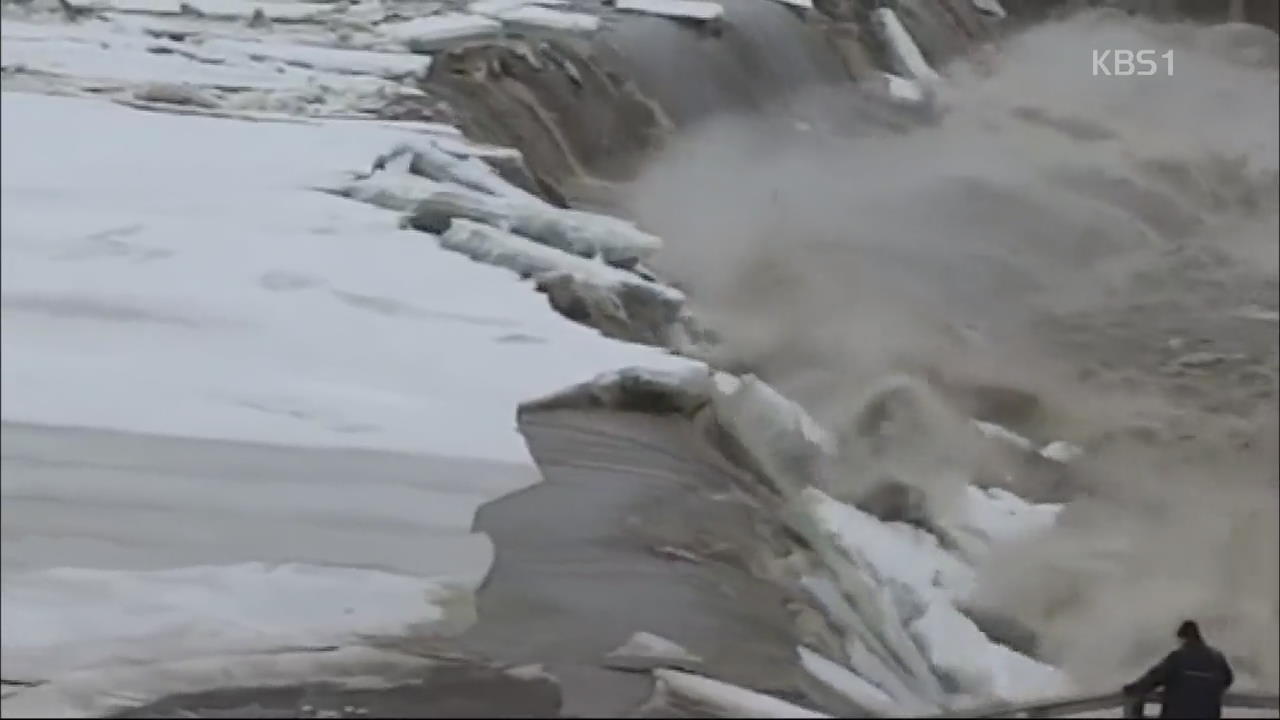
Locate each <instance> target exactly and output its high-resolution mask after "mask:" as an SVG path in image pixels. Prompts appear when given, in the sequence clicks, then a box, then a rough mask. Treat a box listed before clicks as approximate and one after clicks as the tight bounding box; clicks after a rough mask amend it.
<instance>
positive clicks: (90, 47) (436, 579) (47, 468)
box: [0, 5, 688, 713]
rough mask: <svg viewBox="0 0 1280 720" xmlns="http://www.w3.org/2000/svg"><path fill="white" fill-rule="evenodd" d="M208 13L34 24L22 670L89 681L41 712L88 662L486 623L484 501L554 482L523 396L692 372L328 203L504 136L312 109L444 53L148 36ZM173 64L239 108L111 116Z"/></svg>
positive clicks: (13, 522)
mask: <svg viewBox="0 0 1280 720" xmlns="http://www.w3.org/2000/svg"><path fill="white" fill-rule="evenodd" d="M272 7H275V5H272ZM130 9H134V8H132V7H131V8H130ZM233 9H234V8H233ZM241 10H243V8H241ZM236 12H239V10H236ZM183 22H186V23H188V24H190V23H194V22H196V21H195V20H193V19H191V18H179V17H176V16H175V17H167V16H164V17H162V16H159V15H154V14H152V15H129V14H115V15H109V16H107V17H106V18H104V19H95V20H89V21H86V22H82V23H80V24H75V25H68V24H62V23H55V22H47V21H39V22H37V21H26V20H12V21H11V20H10V19H9V18H6V21H5V24H4V42H3V46H2V47H3V54H4V65H5V67H6V69H7V70H18V72H17V73H16V74H15V75H13V76H11V77H7V78H6V92H4V93H3V96H2V99H0V111H2V117H0V126H2V127H3V152H2V153H0V155H2V156H3V161H2V162H3V165H2V167H0V174H2V176H3V186H2V188H0V200H2V202H3V205H4V208H5V212H4V213H3V220H2V221H0V222H2V232H0V235H2V237H3V245H2V267H3V299H2V304H3V322H4V333H3V362H2V363H0V368H2V370H0V396H2V397H3V401H2V403H3V404H2V406H0V407H2V414H3V419H4V421H5V423H6V425H5V450H4V452H5V466H4V475H5V482H4V484H3V499H4V505H3V507H4V524H3V527H4V571H3V605H4V608H5V612H4V614H3V622H4V627H3V633H2V635H3V647H2V650H3V663H2V664H3V667H4V677H5V679H8V680H22V681H27V682H40V681H48V680H50V679H54V678H61V679H62V680H60V681H58V682H54V683H51V684H50V685H46V686H45V689H44V690H42V693H41V695H40V697H41V698H44V699H43V700H41V701H40V702H41V703H44V704H41V705H37V706H31V705H29V704H28V705H23V706H22V707H23V708H26V709H27V710H30V709H31V708H32V707H37V709H39V708H43V710H42V711H48V712H55V711H57V712H61V711H62V710H66V708H68V707H70V706H69V705H67V702H69V701H68V700H67V698H69V697H70V696H71V694H74V693H73V692H72V689H73V688H85V687H94V686H95V683H96V682H98V681H97V680H94V679H93V677H95V676H91V675H85V673H84V671H85V670H103V669H106V668H109V667H113V666H116V665H118V664H119V663H120V662H122V661H126V660H127V661H128V662H133V663H150V662H160V661H165V662H171V661H177V660H182V659H184V658H185V659H190V658H199V657H217V656H224V655H227V654H233V655H240V654H243V653H257V652H262V651H267V650H279V649H282V648H299V647H316V646H328V645H342V644H346V643H351V642H358V641H359V638H360V637H361V636H363V635H366V634H392V635H394V634H405V633H409V632H435V631H438V630H439V629H440V628H441V623H445V624H446V625H449V624H451V623H454V624H456V623H457V622H465V621H466V619H467V617H468V613H470V612H471V611H470V601H469V599H468V596H469V594H470V592H471V590H473V589H474V588H475V587H476V586H477V585H478V583H479V582H480V581H481V580H482V578H483V576H484V574H485V572H486V570H487V568H488V565H489V563H490V562H491V559H492V548H491V547H490V545H489V543H488V541H487V539H486V538H484V537H482V536H478V535H474V534H472V533H471V532H470V526H471V520H472V516H473V514H474V512H475V510H476V508H478V507H479V506H480V505H481V504H483V503H484V502H486V501H487V500H490V499H493V498H495V497H498V496H500V495H502V494H505V493H508V492H512V491H514V490H516V489H519V488H520V487H522V486H524V485H526V484H528V483H529V482H533V481H535V480H536V473H535V472H534V471H533V468H532V461H531V460H530V458H529V457H528V453H527V450H526V448H525V446H524V443H523V441H522V439H521V438H520V436H519V435H518V434H517V432H516V429H515V408H516V405H517V404H518V403H519V402H521V401H523V400H526V399H528V398H530V397H535V396H538V395H542V394H546V393H548V392H550V391H553V390H556V389H559V388H561V387H563V386H566V385H569V384H573V383H576V382H580V381H583V380H586V379H588V378H590V377H592V376H594V375H596V374H598V373H600V372H604V371H608V370H613V369H615V368H617V367H620V366H628V365H635V364H641V365H649V366H653V367H678V366H686V365H688V363H687V362H686V361H683V360H677V359H674V358H671V357H669V356H666V355H664V354H663V353H661V352H659V351H657V350H655V349H651V348H643V347H639V346H631V345H626V344H622V343H618V342H615V341H611V340H607V339H605V338H603V337H602V336H600V335H599V334H598V333H596V332H594V331H592V330H590V329H588V328H585V327H583V326H580V325H576V324H574V323H570V322H567V321H565V320H564V319H563V318H562V317H560V316H559V315H558V314H556V313H555V312H554V311H553V310H552V309H551V308H550V307H549V306H548V305H547V303H546V300H545V298H543V297H542V296H540V295H538V294H537V293H535V292H534V291H533V289H532V284H531V283H530V282H527V281H522V280H521V279H520V278H519V277H518V276H516V275H514V274H512V273H510V272H509V271H506V270H503V269H500V268H496V267H491V266H487V265H481V264H478V263H475V262H472V261H470V260H469V259H467V258H466V257H464V256H462V255H459V254H455V253H453V252H449V251H448V250H446V249H443V248H441V247H440V246H439V244H438V243H437V241H436V240H435V239H433V238H432V237H430V236H429V235H425V234H423V233H420V232H416V231H412V230H406V229H402V228H401V227H400V224H399V217H398V215H397V214H396V213H393V212H388V211H386V210H382V209H379V208H377V207H374V206H372V205H367V204H364V203H360V202H356V201H353V200H349V199H345V198H341V197H337V196H335V195H333V194H329V193H324V192H319V191H317V190H316V189H315V188H317V187H321V186H324V185H326V184H328V183H331V182H332V181H333V179H334V178H337V177H341V176H344V175H345V174H348V173H351V172H353V171H366V170H367V169H368V167H369V165H370V163H371V162H372V160H373V159H374V158H375V157H377V156H378V155H380V154H382V153H385V152H386V151H388V150H390V149H391V148H392V147H394V146H396V145H398V144H402V143H415V142H416V143H421V142H423V141H424V140H426V141H429V142H431V143H433V146H434V147H437V148H440V149H442V150H444V151H446V152H451V153H455V154H457V155H456V156H463V157H465V155H466V154H467V153H469V152H475V153H476V154H478V155H485V154H486V153H490V154H491V153H492V152H493V151H492V150H491V149H486V148H480V147H475V146H473V145H472V144H470V143H468V142H467V141H465V140H464V139H463V138H461V137H460V136H459V135H458V134H457V133H456V131H452V130H451V129H449V128H446V127H442V126H434V125H430V124H426V125H423V126H419V127H415V128H414V129H413V130H410V129H408V128H406V127H404V126H402V125H398V124H395V123H383V122H378V121H370V120H362V121H344V120H340V119H310V120H306V121H299V119H298V116H312V117H314V116H323V115H343V116H348V115H352V114H358V113H359V111H360V109H361V103H362V102H365V101H366V100H368V99H370V98H375V99H376V98H377V97H379V93H384V92H386V91H387V90H388V89H389V88H400V89H401V90H404V91H406V92H407V90H405V89H404V87H403V86H402V85H399V84H397V78H399V77H401V76H403V75H405V74H408V73H414V72H418V71H420V70H422V69H425V67H426V65H427V63H428V62H429V60H430V58H429V57H426V56H422V55H412V54H408V53H405V52H403V51H401V52H400V53H394V52H387V51H385V50H381V49H373V50H360V49H351V48H337V47H324V46H321V45H317V44H313V43H312V41H313V40H314V38H304V40H303V41H297V40H294V39H291V37H292V36H291V35H290V34H289V33H280V35H281V36H282V37H280V38H278V39H276V40H273V41H270V42H267V41H264V40H263V39H262V38H259V37H237V36H238V35H243V34H245V32H246V31H245V30H244V28H243V27H242V26H239V25H227V26H217V25H215V24H213V23H212V21H208V22H206V23H205V24H204V25H203V26H202V28H203V29H204V31H205V37H204V38H202V41H201V42H199V43H191V42H187V43H178V42H175V41H172V40H165V39H157V38H156V37H154V36H153V35H150V34H147V33H146V32H144V31H145V30H147V29H152V30H154V28H156V27H162V26H163V27H167V28H168V29H170V30H172V29H173V28H174V27H175V26H177V25H180V24H182V23H183ZM210 28H214V29H212V30H211V29H210ZM300 32H301V31H295V32H294V35H295V36H296V35H297V34H298V33H300ZM156 82H163V83H185V85H181V86H175V87H181V88H183V89H184V91H188V92H190V93H191V94H192V95H199V96H203V97H205V98H208V99H209V100H210V102H209V103H207V104H205V103H190V102H188V103H184V104H183V105H182V106H181V107H178V106H175V105H173V104H165V103H158V104H155V105H152V106H151V107H152V108H155V109H158V110H160V111H144V110H140V109H135V108H133V107H126V106H125V105H123V104H117V103H114V102H111V100H113V99H118V100H122V101H126V102H134V101H135V100H136V99H137V98H138V97H139V96H140V95H142V94H143V93H142V92H140V91H141V90H143V89H145V88H146V87H147V86H148V85H149V84H152V83H156ZM228 88H232V89H228ZM83 90H92V91H93V92H94V93H95V94H96V95H98V97H91V96H84V95H83V94H82V93H81V91H83ZM50 93H58V95H54V94H50ZM308 98H314V102H312V101H311V100H309V99H308ZM206 105H207V106H206ZM193 106H194V107H195V108H196V109H197V110H210V109H213V110H216V111H217V112H216V113H210V114H209V115H207V116H203V117H202V116H199V114H198V113H197V114H196V115H195V116H193V115H192V114H190V113H187V112H186V111H188V110H190V109H191V108H192V107H193ZM163 110H180V111H184V114H180V113H171V112H164V111H163ZM219 114H230V115H231V116H230V117H218V116H217V115H219ZM424 132H426V134H424ZM455 189H458V188H455ZM13 423H30V424H33V425H31V426H28V425H14V424H13ZM41 426H46V427H41ZM61 427H65V428H100V429H108V430H113V431H123V432H124V433H138V434H146V435H157V436H172V437H175V438H192V439H201V440H202V441H218V442H215V443H211V442H203V443H197V444H194V445H191V444H183V443H184V442H186V441H182V440H165V439H164V438H158V437H147V436H146V435H128V434H125V435H116V436H98V435H94V434H93V433H89V434H85V432H87V431H81V430H71V429H68V430H59V429H57V428H61ZM237 441H244V442H251V443H257V444H263V443H265V444H267V445H268V446H278V447H279V448H280V449H278V450H273V449H271V448H270V447H266V448H263V447H256V446H245V445H240V444H238V443H237ZM288 448H293V449H288ZM359 451H376V453H373V454H369V453H366V454H360V452H359ZM333 452H337V453H339V454H337V455H334V454H325V453H333ZM352 453H355V454H352ZM391 453H395V454H391ZM415 458H417V459H415ZM184 667H185V666H184ZM190 667H192V668H194V669H193V670H192V672H197V671H199V672H204V673H206V674H210V673H211V674H212V675H211V676H216V675H217V674H218V673H219V672H221V671H220V670H218V663H209V662H206V663H204V664H200V663H196V664H195V665H190ZM308 667H309V666H308V665H307V664H306V663H295V664H294V666H293V668H294V669H293V671H292V672H293V673H294V675H295V676H297V674H298V673H304V674H306V673H310V672H311V670H308V669H307V668H308ZM102 677H106V676H102ZM171 679H174V678H171ZM64 681H65V682H64ZM60 682H62V683H63V684H62V685H60V684H59V683H60ZM175 682H176V680H175ZM184 682H185V681H184ZM182 684H183V683H177V685H174V686H173V687H179V686H182ZM196 684H197V685H198V684H199V683H196ZM64 686H65V687H64ZM59 687H64V691H58V690H57V688H59ZM25 693H26V691H22V692H19V693H17V695H16V696H15V697H21V696H23V695H24V694H25ZM12 702H13V700H12V699H7V700H6V707H10V706H12ZM32 702H34V700H32ZM59 703H61V704H59ZM12 707H16V706H12ZM76 707H86V706H83V705H77V706H76ZM58 708H61V709H62V710H59V709H58ZM99 709H100V708H99ZM8 712H9V710H6V713H8Z"/></svg>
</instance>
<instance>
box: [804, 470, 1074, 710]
mask: <svg viewBox="0 0 1280 720" xmlns="http://www.w3.org/2000/svg"><path fill="white" fill-rule="evenodd" d="M974 493H976V494H970V495H968V496H967V500H968V502H969V504H970V511H971V512H972V513H973V514H972V515H971V520H972V522H973V523H974V524H975V525H976V526H979V527H982V528H983V529H984V530H986V531H988V533H989V537H992V536H993V537H994V538H998V539H1003V540H1006V541H1007V540H1011V539H1015V538H1016V537H1018V536H1019V534H1020V533H1023V532H1028V531H1030V529H1032V528H1035V527H1038V526H1040V525H1042V524H1043V523H1046V522H1048V523H1052V517H1053V515H1054V514H1055V512H1056V511H1055V510H1052V509H1044V510H1036V509H1034V508H1035V506H1029V505H1027V504H1026V503H1022V502H1021V501H1020V500H1018V499H1017V498H1016V497H1013V496H1008V494H1007V493H1005V494H1004V495H997V496H996V497H995V498H992V497H991V496H990V495H987V494H986V493H984V492H983V491H980V490H978V491H974ZM810 497H811V498H814V499H815V500H816V502H814V503H813V508H814V512H815V513H816V515H817V517H818V520H819V522H820V524H821V525H822V526H823V527H825V528H828V529H829V530H830V531H832V532H833V533H834V534H835V537H836V539H837V542H838V544H839V545H841V547H842V549H843V550H844V552H845V553H847V554H848V555H849V556H850V557H851V558H855V559H856V561H857V562H858V564H859V565H862V564H863V563H865V564H866V565H867V566H869V567H870V568H871V569H872V572H874V575H875V580H876V584H877V585H879V586H881V587H885V588H887V590H888V593H889V596H890V597H891V598H892V599H893V602H894V605H895V606H896V607H897V608H898V609H899V613H900V614H901V615H902V617H903V618H904V620H905V621H906V625H907V630H908V632H909V633H910V635H911V637H912V638H913V640H914V641H915V643H916V644H917V646H919V647H920V649H921V651H922V652H923V653H924V655H925V657H926V658H927V659H928V660H929V664H930V665H931V666H932V667H933V668H934V669H935V671H938V672H941V673H944V674H946V675H948V676H950V677H951V678H952V679H953V680H954V681H955V682H956V683H957V684H958V685H959V687H960V689H961V691H962V692H963V693H965V694H966V695H972V696H976V697H994V698H1002V699H1018V698H1025V697H1034V696H1037V695H1044V694H1050V693H1053V692H1065V691H1067V690H1068V689H1069V688H1068V686H1067V684H1066V680H1065V677H1064V676H1063V675H1062V674H1061V673H1060V672H1059V671H1058V670H1056V669H1054V668H1052V667H1050V666H1048V665H1045V664H1043V663H1041V662H1038V661H1036V660H1034V659H1032V658H1029V657H1027V656H1025V655H1022V654H1020V653H1018V652H1015V651H1013V650H1011V649H1009V648H1007V647H1004V646H1002V645H1000V644H998V643H995V642H993V641H992V640H990V639H989V638H987V637H986V636H985V635H984V634H983V633H982V631H981V630H979V629H978V627H977V626H976V625H975V624H974V623H973V621H972V620H970V619H969V618H968V617H966V616H965V615H963V614H962V613H961V612H960V611H959V610H958V609H957V608H956V605H955V604H954V602H955V600H957V599H960V598H962V597H963V596H964V595H965V594H966V593H967V592H969V590H970V589H971V588H972V586H973V581H974V575H973V570H972V568H971V567H970V566H969V565H967V564H966V563H965V562H964V561H962V560H961V559H960V558H959V557H957V556H956V555H953V554H952V553H950V552H949V551H947V550H946V549H944V548H942V547H941V546H940V545H939V544H938V541H937V540H936V538H934V537H933V536H932V535H931V534H929V533H926V532H924V531H923V530H920V529H918V528H914V527H911V526H908V525H905V524H902V523H883V522H880V521H879V520H876V519H875V518H874V517H872V516H870V515H868V514H866V513H864V512H862V511H861V510H858V509H857V508H854V507H852V506H849V505H845V504H843V503H839V502H836V501H835V500H831V499H830V498H826V497H825V496H822V495H821V494H820V493H816V492H812V491H811V492H810ZM1000 504H1003V508H1001V507H1000ZM1019 504H1020V506H1021V507H1019V508H1018V509H1020V510H1022V511H1023V512H1017V511H1013V512H1010V511H1009V508H1010V507H1011V506H1017V505H1019ZM1002 510H1003V512H1002Z"/></svg>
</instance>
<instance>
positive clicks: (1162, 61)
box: [1093, 50, 1173, 77]
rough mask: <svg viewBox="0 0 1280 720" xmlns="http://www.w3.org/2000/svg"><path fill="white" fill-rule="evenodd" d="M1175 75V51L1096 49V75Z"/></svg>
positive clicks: (1094, 68) (1094, 63)
mask: <svg viewBox="0 0 1280 720" xmlns="http://www.w3.org/2000/svg"><path fill="white" fill-rule="evenodd" d="M1152 75H1168V76H1169V77H1173V51H1172V50H1166V51H1165V52H1163V53H1159V52H1157V51H1155V50H1094V51H1093V76H1094V77H1099V76H1101V77H1151V76H1152Z"/></svg>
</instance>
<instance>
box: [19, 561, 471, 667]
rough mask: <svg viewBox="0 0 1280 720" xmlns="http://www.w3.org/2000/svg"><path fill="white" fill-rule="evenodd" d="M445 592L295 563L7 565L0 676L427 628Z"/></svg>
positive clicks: (405, 580)
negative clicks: (11, 568) (15, 570)
mask: <svg viewBox="0 0 1280 720" xmlns="http://www.w3.org/2000/svg"><path fill="white" fill-rule="evenodd" d="M463 592H466V590H465V589H464V590H463ZM449 593H450V591H449V590H448V588H447V587H444V586H442V585H440V584H438V583H435V582H432V581H430V580H424V579H420V578H412V577H406V576H402V575H394V574H391V573H386V572H381V571H377V570H362V569H355V568H338V567H321V566H315V565H297V564H287V565H278V566H272V565H267V564H263V563H244V564H239V565H224V566H204V567H192V568H177V569H172V570H160V571H149V572H126V571H108V570H80V569H73V568H56V569H51V570H46V571H41V572H37V573H31V574H27V575H22V576H16V577H9V578H6V580H5V591H4V604H5V608H6V612H5V613H4V615H3V619H2V621H0V627H2V629H3V636H4V645H3V653H4V654H3V665H4V667H5V679H7V680H39V679H45V678H52V677H58V676H61V675H63V674H65V673H68V672H72V671H75V670H81V669H89V668H94V667H105V666H110V665H118V664H121V663H123V662H127V663H154V662H160V661H166V660H179V659H189V658H192V657H201V656H214V655H233V654H246V653H254V652H263V651H272V650H279V649H281V648H288V647H297V648H305V647H310V648H319V647H324V646H336V645H343V644H347V643H351V642H354V641H356V640H358V638H359V636H360V635H362V634H386V635H403V634H406V633H407V632H409V631H410V630H411V629H412V630H413V631H415V632H424V631H427V630H428V628H429V626H431V625H433V624H439V623H441V622H443V621H444V620H445V615H446V612H445V609H444V608H443V607H441V606H442V605H445V606H447V605H448V603H449V600H450V595H449ZM468 602H469V601H468ZM464 607H465V608H468V609H469V604H466V605H464ZM456 612H457V611H455V613H456ZM460 619H462V620H465V618H460Z"/></svg>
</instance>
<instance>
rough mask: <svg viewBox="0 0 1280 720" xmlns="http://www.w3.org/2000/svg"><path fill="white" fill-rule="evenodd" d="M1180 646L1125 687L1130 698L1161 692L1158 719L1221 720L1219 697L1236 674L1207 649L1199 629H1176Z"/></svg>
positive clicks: (1220, 656)
mask: <svg viewBox="0 0 1280 720" xmlns="http://www.w3.org/2000/svg"><path fill="white" fill-rule="evenodd" d="M1178 639H1179V640H1180V641H1181V642H1182V645H1181V646H1180V647H1179V648H1178V649H1177V650H1174V651H1173V652H1171V653H1169V654H1168V655H1166V656H1165V658H1164V659H1163V660H1161V661H1160V662H1159V663H1157V664H1156V666H1155V667H1153V668H1151V669H1150V670H1148V671H1147V672H1146V674H1145V675H1143V676H1142V677H1140V678H1138V679H1137V680H1136V681H1134V682H1132V683H1129V684H1128V685H1125V686H1124V692H1125V694H1126V695H1128V696H1130V697H1134V698H1137V697H1143V696H1146V695H1149V694H1150V693H1151V692H1152V691H1153V690H1156V689H1157V688H1160V689H1163V690H1164V696H1163V699H1162V702H1161V708H1160V717H1162V718H1178V719H1179V720H1182V719H1184V718H1185V720H1218V719H1219V718H1221V717H1222V696H1223V695H1225V694H1226V692H1227V688H1229V687H1231V683H1233V682H1235V673H1233V672H1232V671H1231V665H1230V663H1228V662H1227V659H1226V657H1224V656H1223V654H1222V653H1220V652H1218V651H1217V650H1216V649H1215V648H1212V647H1210V646H1209V645H1208V644H1207V643H1206V642H1205V641H1204V637H1203V636H1201V635H1200V626H1199V625H1197V624H1196V623H1195V621H1194V620H1187V621H1186V622H1184V623H1182V625H1180V626H1179V627H1178Z"/></svg>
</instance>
